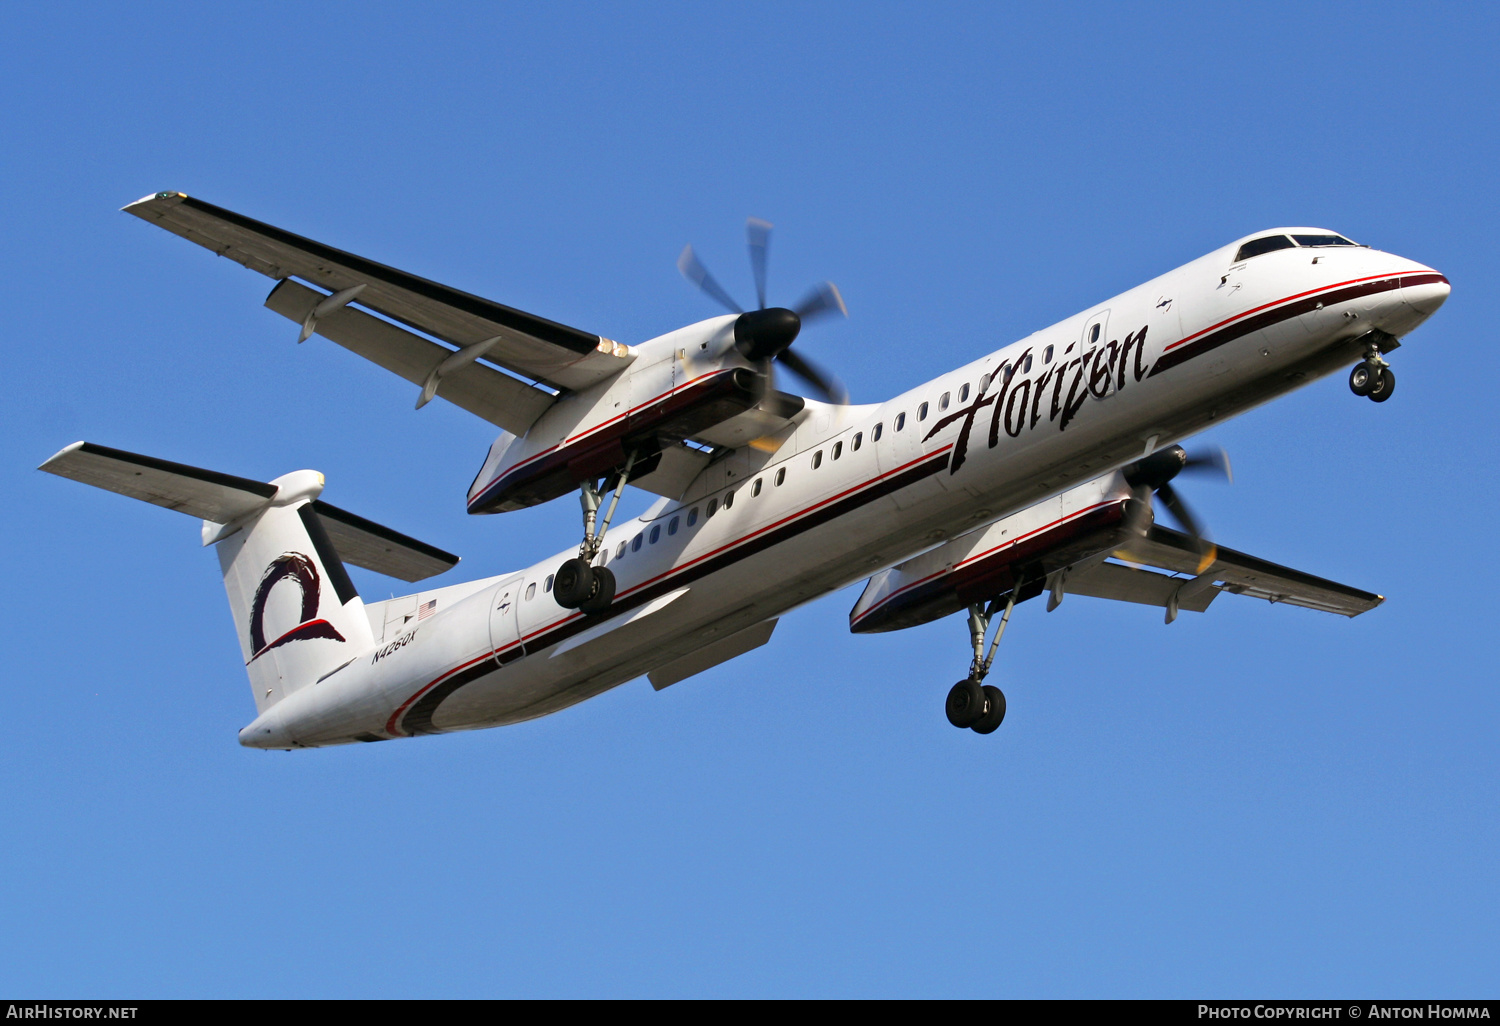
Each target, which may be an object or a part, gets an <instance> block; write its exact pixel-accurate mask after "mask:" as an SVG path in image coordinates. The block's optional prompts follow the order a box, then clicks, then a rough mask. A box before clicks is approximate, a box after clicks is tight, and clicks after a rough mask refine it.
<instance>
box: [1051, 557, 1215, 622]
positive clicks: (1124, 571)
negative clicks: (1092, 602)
mask: <svg viewBox="0 0 1500 1026" xmlns="http://www.w3.org/2000/svg"><path fill="white" fill-rule="evenodd" d="M1186 583H1187V581H1186V580H1184V579H1183V578H1181V577H1171V576H1169V575H1167V574H1160V573H1157V572H1155V571H1154V570H1140V569H1137V568H1135V567H1129V566H1121V565H1120V564H1119V563H1098V564H1095V565H1094V566H1091V567H1089V568H1088V569H1087V570H1085V571H1083V572H1082V573H1079V574H1076V575H1070V576H1069V577H1068V578H1067V583H1066V588H1067V592H1068V594H1070V595H1090V596H1092V597H1094V598H1102V599H1114V600H1115V601H1117V602H1139V603H1141V604H1142V605H1147V606H1163V607H1164V606H1166V605H1167V604H1168V603H1169V602H1170V601H1171V600H1172V596H1173V595H1174V594H1175V595H1177V596H1178V608H1179V609H1185V610H1188V611H1189V612H1193V613H1201V612H1204V611H1205V610H1207V609H1208V604H1209V603H1210V602H1212V601H1213V600H1214V597H1215V596H1216V595H1217V594H1218V591H1217V590H1216V589H1214V588H1203V589H1199V590H1196V591H1193V592H1187V591H1186V590H1185V589H1183V587H1182V586H1183V585H1184V584H1186Z"/></svg>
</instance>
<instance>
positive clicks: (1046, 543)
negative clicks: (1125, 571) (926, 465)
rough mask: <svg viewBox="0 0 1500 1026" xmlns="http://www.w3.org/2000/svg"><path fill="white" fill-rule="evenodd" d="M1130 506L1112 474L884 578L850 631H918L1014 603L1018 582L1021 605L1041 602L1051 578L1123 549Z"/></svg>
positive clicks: (856, 611)
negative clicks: (990, 605)
mask: <svg viewBox="0 0 1500 1026" xmlns="http://www.w3.org/2000/svg"><path fill="white" fill-rule="evenodd" d="M1129 501H1130V486H1129V485H1128V484H1126V483H1125V480H1124V478H1123V477H1122V476H1121V475H1120V474H1118V473H1116V474H1109V475H1106V476H1105V477H1101V478H1097V479H1095V480H1093V481H1089V482H1088V483H1086V484H1081V485H1079V486H1077V487H1076V488H1072V489H1069V490H1068V491H1066V492H1063V493H1062V494H1061V495H1058V496H1055V497H1053V498H1051V499H1047V500H1045V501H1043V502H1039V503H1037V504H1036V505H1034V506H1028V507H1027V508H1026V509H1023V510H1021V511H1020V512H1019V513H1013V514H1011V515H1010V516H1008V517H1005V518H1004V519H1001V520H997V521H995V522H994V523H992V524H990V525H989V526H987V527H981V528H979V529H978V530H976V531H971V532H969V533H968V534H965V535H961V536H959V537H957V538H954V539H953V540H951V541H948V542H945V543H943V544H942V545H939V546H937V547H936V548H934V549H929V550H928V551H926V552H924V553H922V554H921V555H920V556H915V557H913V558H911V559H909V560H907V561H906V562H905V563H901V564H899V565H897V566H893V567H891V568H890V569H889V570H882V571H881V572H880V573H878V574H876V575H875V576H874V577H871V578H870V582H869V583H868V584H867V585H865V590H864V592H863V593H862V594H861V595H860V596H859V601H858V602H856V603H855V604H854V608H853V609H852V610H850V611H849V629H850V630H851V631H853V632H854V633H856V634H874V633H879V632H882V631H896V630H902V629H903V628H906V627H916V626H917V625H919V624H924V623H928V622H930V621H932V620H936V619H939V618H941V617H944V616H948V615H949V614H951V613H956V612H958V611H959V610H961V609H963V608H965V607H967V606H969V605H970V604H972V603H975V602H987V601H989V600H990V599H993V598H997V597H999V596H1002V595H1006V594H1008V593H1009V592H1010V591H1012V590H1013V589H1015V587H1016V584H1017V582H1018V581H1019V582H1020V583H1021V587H1020V591H1019V593H1018V594H1017V596H1016V597H1017V599H1018V600H1024V599H1027V598H1031V597H1033V596H1036V595H1038V594H1040V593H1041V591H1042V589H1043V587H1044V582H1045V581H1046V580H1047V578H1048V577H1049V576H1050V575H1051V574H1053V573H1056V572H1057V571H1059V570H1063V569H1066V568H1067V567H1070V566H1073V565H1074V564H1076V563H1078V562H1080V561H1082V560H1086V559H1089V558H1090V557H1095V556H1099V555H1100V554H1101V553H1109V552H1113V551H1114V550H1115V548H1117V547H1118V546H1119V545H1120V543H1121V541H1122V540H1123V536H1124V531H1125V526H1124V522H1125V518H1126V504H1127V503H1128V502H1129Z"/></svg>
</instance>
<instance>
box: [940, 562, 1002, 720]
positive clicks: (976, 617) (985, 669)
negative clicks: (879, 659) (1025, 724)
mask: <svg viewBox="0 0 1500 1026" xmlns="http://www.w3.org/2000/svg"><path fill="white" fill-rule="evenodd" d="M1020 591H1021V582H1020V581H1017V582H1016V585H1015V587H1014V588H1013V589H1011V593H1010V599H1009V600H1008V601H1007V602H1006V603H1005V612H1004V613H1003V614H1002V615H1001V617H1000V626H999V627H998V628H997V629H996V631H995V640H993V641H991V642H990V649H989V653H988V655H986V653H985V650H984V638H985V635H986V634H988V633H989V630H990V619H991V618H992V617H993V616H994V613H995V609H996V606H997V602H991V603H990V604H989V607H988V608H986V607H985V604H984V603H983V602H976V603H974V604H973V605H972V606H970V607H969V640H970V642H971V644H972V645H973V646H974V659H973V660H972V661H971V662H970V663H969V676H968V677H967V678H966V679H964V680H961V681H959V682H958V683H957V684H955V685H953V688H952V690H950V691H949V692H948V700H947V701H946V702H944V703H943V711H944V712H945V713H947V714H948V722H949V723H951V724H953V725H954V726H955V727H958V728H960V729H962V728H964V727H968V728H969V729H970V730H972V731H974V733H976V734H993V733H994V732H995V730H996V729H997V728H998V727H999V726H1000V724H1001V723H1002V722H1004V720H1005V692H1003V691H1001V690H1000V689H999V688H997V687H995V686H994V685H993V684H986V683H985V682H984V678H985V677H987V676H988V675H989V672H990V666H991V665H993V664H994V662H995V650H996V649H997V648H999V647H1000V638H1001V637H1002V636H1004V634H1005V625H1006V624H1008V623H1009V622H1010V613H1011V610H1012V609H1015V608H1016V595H1017V594H1019V593H1020Z"/></svg>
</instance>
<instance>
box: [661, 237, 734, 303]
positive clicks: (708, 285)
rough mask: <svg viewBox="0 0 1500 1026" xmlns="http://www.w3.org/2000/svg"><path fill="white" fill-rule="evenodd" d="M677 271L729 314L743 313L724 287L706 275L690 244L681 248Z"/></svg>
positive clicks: (701, 262)
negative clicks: (728, 311) (727, 310)
mask: <svg viewBox="0 0 1500 1026" xmlns="http://www.w3.org/2000/svg"><path fill="white" fill-rule="evenodd" d="M677 269H678V270H679V271H681V272H682V276H683V277H684V278H686V279H687V280H688V281H690V282H692V283H693V284H694V285H696V286H698V288H700V289H702V290H703V291H704V292H706V293H708V294H709V295H710V296H712V297H713V298H714V299H716V300H718V301H719V303H720V304H722V305H723V306H726V307H728V308H729V310H730V312H731V313H744V312H745V311H744V310H743V309H742V308H741V307H740V304H738V303H736V302H735V301H734V299H733V297H731V296H730V295H729V293H727V292H725V291H724V286H722V285H720V284H719V283H718V282H717V281H715V280H714V276H713V275H711V274H709V273H708V268H707V267H704V266H703V261H702V260H699V259H698V254H697V253H694V252H693V247H692V245H691V244H689V245H686V246H683V247H682V255H681V256H679V257H678V258H677Z"/></svg>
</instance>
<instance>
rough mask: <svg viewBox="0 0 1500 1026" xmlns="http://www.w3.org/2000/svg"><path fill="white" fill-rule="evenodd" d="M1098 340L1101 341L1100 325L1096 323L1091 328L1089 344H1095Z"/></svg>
mask: <svg viewBox="0 0 1500 1026" xmlns="http://www.w3.org/2000/svg"><path fill="white" fill-rule="evenodd" d="M1097 341H1099V325H1097V324H1096V325H1094V326H1093V327H1092V328H1090V329H1089V345H1093V344H1094V343H1095V342H1097Z"/></svg>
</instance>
